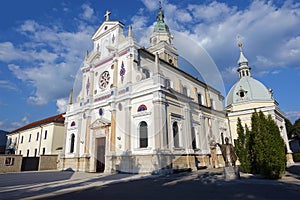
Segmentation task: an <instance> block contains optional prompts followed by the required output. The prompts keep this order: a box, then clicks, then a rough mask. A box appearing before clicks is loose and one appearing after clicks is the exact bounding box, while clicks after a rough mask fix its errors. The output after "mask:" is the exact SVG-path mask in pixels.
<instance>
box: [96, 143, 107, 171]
mask: <svg viewBox="0 0 300 200" xmlns="http://www.w3.org/2000/svg"><path fill="white" fill-rule="evenodd" d="M105 142H106V139H105V137H102V138H97V139H96V147H97V150H96V151H97V164H96V165H97V166H96V172H104V169H105Z"/></svg>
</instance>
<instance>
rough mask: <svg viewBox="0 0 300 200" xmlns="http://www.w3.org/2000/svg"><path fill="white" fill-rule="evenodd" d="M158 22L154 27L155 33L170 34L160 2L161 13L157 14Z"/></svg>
mask: <svg viewBox="0 0 300 200" xmlns="http://www.w3.org/2000/svg"><path fill="white" fill-rule="evenodd" d="M156 19H157V22H156V24H155V26H154V32H156V33H168V34H170V31H169V27H168V25H167V24H166V23H165V15H164V13H163V11H162V6H161V2H159V11H158V13H157V17H156Z"/></svg>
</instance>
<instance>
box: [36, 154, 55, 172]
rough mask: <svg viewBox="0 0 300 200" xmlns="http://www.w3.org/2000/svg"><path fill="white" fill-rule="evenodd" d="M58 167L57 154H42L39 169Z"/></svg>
mask: <svg viewBox="0 0 300 200" xmlns="http://www.w3.org/2000/svg"><path fill="white" fill-rule="evenodd" d="M55 169H57V155H41V156H40V163H39V170H55Z"/></svg>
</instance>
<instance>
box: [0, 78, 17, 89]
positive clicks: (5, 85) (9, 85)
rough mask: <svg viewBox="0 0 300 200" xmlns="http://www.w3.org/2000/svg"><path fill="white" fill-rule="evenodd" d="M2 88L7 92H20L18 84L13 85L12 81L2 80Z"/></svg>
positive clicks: (0, 86) (0, 82) (0, 83)
mask: <svg viewBox="0 0 300 200" xmlns="http://www.w3.org/2000/svg"><path fill="white" fill-rule="evenodd" d="M0 88H2V89H7V90H14V91H18V88H17V86H16V84H14V83H12V82H11V81H8V80H0Z"/></svg>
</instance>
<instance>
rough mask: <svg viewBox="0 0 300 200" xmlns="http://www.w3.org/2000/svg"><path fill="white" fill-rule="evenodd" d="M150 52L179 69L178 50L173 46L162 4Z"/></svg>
mask: <svg viewBox="0 0 300 200" xmlns="http://www.w3.org/2000/svg"><path fill="white" fill-rule="evenodd" d="M148 50H149V51H150V52H151V53H153V54H156V53H158V55H159V57H160V58H161V59H163V60H165V61H166V62H168V63H170V64H172V65H173V66H175V67H178V54H177V49H176V48H175V47H174V46H173V36H172V35H171V33H170V30H169V27H168V25H167V24H166V23H165V20H164V13H163V11H162V6H161V3H160V6H159V12H158V14H157V22H156V24H155V26H154V31H153V33H152V35H151V37H150V47H149V48H148Z"/></svg>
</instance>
